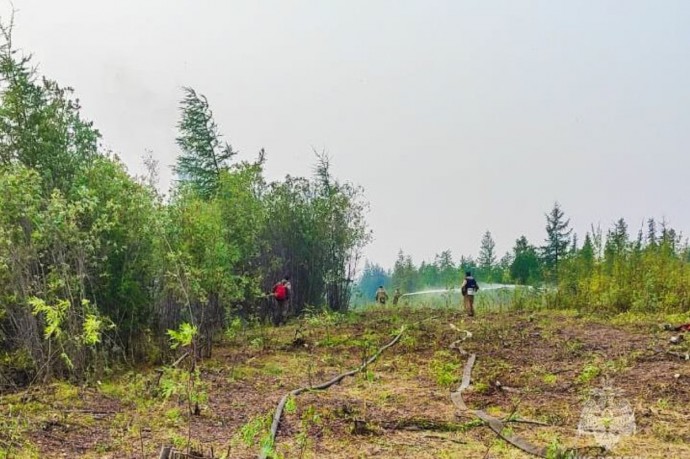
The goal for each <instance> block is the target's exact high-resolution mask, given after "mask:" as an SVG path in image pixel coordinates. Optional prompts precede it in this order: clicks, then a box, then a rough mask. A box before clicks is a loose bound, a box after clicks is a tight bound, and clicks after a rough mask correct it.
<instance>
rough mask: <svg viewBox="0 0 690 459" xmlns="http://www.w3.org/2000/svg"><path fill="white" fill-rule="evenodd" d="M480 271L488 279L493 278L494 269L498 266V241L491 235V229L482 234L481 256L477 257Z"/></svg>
mask: <svg viewBox="0 0 690 459" xmlns="http://www.w3.org/2000/svg"><path fill="white" fill-rule="evenodd" d="M477 264H478V265H479V271H480V273H481V275H482V276H483V277H485V279H486V280H489V281H491V280H493V270H494V267H495V266H496V243H495V242H494V238H493V237H492V236H491V231H488V230H487V231H486V233H484V236H482V242H481V246H480V248H479V258H477Z"/></svg>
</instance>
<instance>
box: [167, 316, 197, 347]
mask: <svg viewBox="0 0 690 459" xmlns="http://www.w3.org/2000/svg"><path fill="white" fill-rule="evenodd" d="M197 332H198V330H197V328H196V326H194V325H190V324H188V323H187V322H184V323H182V324H180V329H179V330H168V336H169V337H170V347H171V348H172V349H177V348H178V347H189V346H191V345H192V343H193V341H194V337H195V336H196V335H197Z"/></svg>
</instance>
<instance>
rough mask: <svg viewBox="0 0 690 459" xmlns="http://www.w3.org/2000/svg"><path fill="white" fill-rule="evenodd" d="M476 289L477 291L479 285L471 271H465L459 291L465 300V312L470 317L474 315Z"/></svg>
mask: <svg viewBox="0 0 690 459" xmlns="http://www.w3.org/2000/svg"><path fill="white" fill-rule="evenodd" d="M477 291H479V285H478V284H477V281H476V280H475V279H474V277H473V276H472V273H471V272H470V271H467V272H465V278H464V279H463V280H462V286H461V287H460V292H461V293H462V296H463V298H464V300H465V312H466V313H467V315H468V316H470V317H472V316H474V295H476V293H477Z"/></svg>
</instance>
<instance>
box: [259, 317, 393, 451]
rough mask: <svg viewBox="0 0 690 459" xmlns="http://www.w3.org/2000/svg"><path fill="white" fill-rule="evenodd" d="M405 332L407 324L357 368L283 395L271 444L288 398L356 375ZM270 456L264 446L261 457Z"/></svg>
mask: <svg viewBox="0 0 690 459" xmlns="http://www.w3.org/2000/svg"><path fill="white" fill-rule="evenodd" d="M403 333H405V326H403V327H402V328H401V329H400V333H398V334H397V335H395V338H393V339H392V340H391V341H390V342H389V343H388V344H386V345H385V346H383V347H381V348H380V349H379V350H378V351H376V353H375V354H374V355H372V356H371V357H369V359H368V360H367V361H366V362H364V363H363V364H362V365H360V366H359V367H357V368H355V369H354V370H350V371H348V372H347V373H343V374H341V375H338V376H336V377H335V378H333V379H331V380H330V381H326V382H325V383H322V384H319V385H318V386H307V387H300V388H299V389H295V390H292V391H290V392H288V393H287V394H285V395H283V398H281V399H280V402H279V403H278V406H277V407H276V411H275V413H274V414H273V423H272V424H271V430H270V432H269V442H268V444H269V445H273V444H274V443H275V439H276V435H277V434H278V426H279V425H280V418H281V416H282V415H283V409H284V408H285V404H286V403H287V401H288V399H289V398H290V397H295V396H297V395H299V394H301V393H302V392H307V391H311V390H324V389H328V388H329V387H331V386H332V385H334V384H337V383H339V382H340V381H342V380H343V379H345V378H347V377H348V376H354V375H356V374H357V373H359V372H361V371H363V370H365V369H366V368H367V367H368V366H369V365H370V364H371V363H373V362H374V361H376V359H378V358H379V356H380V355H381V353H383V351H385V350H386V349H388V348H389V347H391V346H394V345H395V344H396V343H397V342H398V341H399V340H400V338H401V337H402V335H403ZM267 456H268V451H267V449H266V448H263V449H262V450H261V453H260V454H259V459H266V457H267Z"/></svg>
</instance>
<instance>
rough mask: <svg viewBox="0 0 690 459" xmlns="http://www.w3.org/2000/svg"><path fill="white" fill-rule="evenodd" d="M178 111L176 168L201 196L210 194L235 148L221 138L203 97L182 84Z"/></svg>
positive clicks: (182, 177)
mask: <svg viewBox="0 0 690 459" xmlns="http://www.w3.org/2000/svg"><path fill="white" fill-rule="evenodd" d="M180 111H181V112H182V117H181V119H180V121H179V123H178V125H177V128H178V130H179V135H178V137H177V139H176V141H177V145H178V146H179V147H180V149H181V150H182V153H181V154H180V156H178V157H177V165H176V166H175V172H177V174H178V176H179V180H180V181H181V182H187V183H190V184H191V185H192V187H193V188H194V189H195V190H196V191H197V192H198V193H199V194H200V195H201V196H202V197H204V198H210V197H211V196H212V195H213V194H214V193H215V192H216V191H217V189H218V186H219V183H220V175H221V172H222V171H223V170H227V169H228V167H229V166H230V160H231V159H232V157H233V156H234V155H235V154H236V152H234V151H233V150H232V147H231V146H230V144H228V143H227V142H223V141H222V140H221V139H222V136H221V134H220V132H219V130H218V126H217V125H216V122H215V121H214V120H213V112H212V111H211V108H210V107H209V104H208V100H207V99H206V97H204V96H203V95H201V94H197V93H196V91H194V89H192V88H188V87H187V88H184V98H183V99H182V102H181V103H180Z"/></svg>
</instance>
